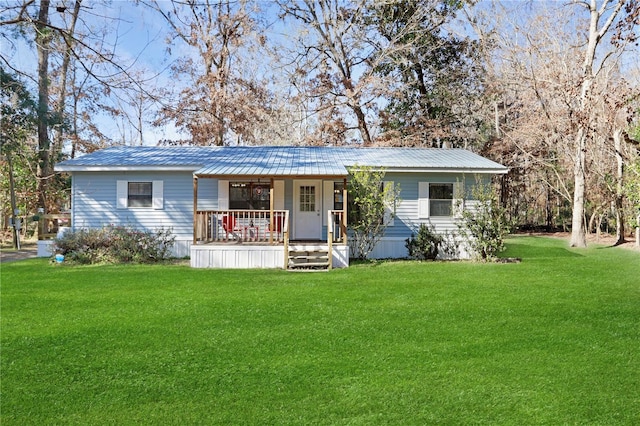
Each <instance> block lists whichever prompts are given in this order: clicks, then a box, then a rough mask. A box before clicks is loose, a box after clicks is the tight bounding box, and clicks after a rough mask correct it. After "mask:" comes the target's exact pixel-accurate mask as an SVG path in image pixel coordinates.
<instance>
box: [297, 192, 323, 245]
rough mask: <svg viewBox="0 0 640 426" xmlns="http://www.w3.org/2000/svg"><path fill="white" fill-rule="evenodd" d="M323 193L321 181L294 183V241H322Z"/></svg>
mask: <svg viewBox="0 0 640 426" xmlns="http://www.w3.org/2000/svg"><path fill="white" fill-rule="evenodd" d="M321 192H322V185H321V182H320V181H319V180H295V181H294V182H293V198H294V201H293V203H294V205H293V217H294V227H293V238H294V239H296V240H319V239H322V216H321V213H322V212H321V206H322V202H321V200H322V194H321Z"/></svg>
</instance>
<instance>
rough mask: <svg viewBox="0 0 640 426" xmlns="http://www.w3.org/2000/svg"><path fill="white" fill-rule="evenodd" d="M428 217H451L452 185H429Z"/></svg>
mask: <svg viewBox="0 0 640 426" xmlns="http://www.w3.org/2000/svg"><path fill="white" fill-rule="evenodd" d="M429 216H441V217H443V216H453V184H452V183H430V184H429Z"/></svg>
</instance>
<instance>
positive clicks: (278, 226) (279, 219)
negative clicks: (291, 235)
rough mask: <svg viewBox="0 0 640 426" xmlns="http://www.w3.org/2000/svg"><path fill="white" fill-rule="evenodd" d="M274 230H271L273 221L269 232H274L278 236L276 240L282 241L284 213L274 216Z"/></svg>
mask: <svg viewBox="0 0 640 426" xmlns="http://www.w3.org/2000/svg"><path fill="white" fill-rule="evenodd" d="M273 228H274V229H271V221H269V231H271V232H274V231H275V234H276V240H277V241H282V239H283V235H282V228H284V213H274V214H273Z"/></svg>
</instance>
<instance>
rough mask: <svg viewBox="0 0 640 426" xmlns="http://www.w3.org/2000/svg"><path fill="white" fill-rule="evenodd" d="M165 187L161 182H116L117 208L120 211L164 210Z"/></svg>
mask: <svg viewBox="0 0 640 426" xmlns="http://www.w3.org/2000/svg"><path fill="white" fill-rule="evenodd" d="M163 187H164V185H163V181H161V180H154V181H126V180H119V181H117V182H116V193H117V194H116V197H117V201H116V206H117V208H118V209H128V208H143V209H144V208H146V209H151V208H152V209H156V210H159V209H162V208H164V195H163V192H164V188H163Z"/></svg>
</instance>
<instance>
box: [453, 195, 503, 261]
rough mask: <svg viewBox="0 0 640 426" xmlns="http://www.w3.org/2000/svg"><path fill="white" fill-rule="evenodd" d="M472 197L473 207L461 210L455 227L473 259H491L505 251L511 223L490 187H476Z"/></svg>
mask: <svg viewBox="0 0 640 426" xmlns="http://www.w3.org/2000/svg"><path fill="white" fill-rule="evenodd" d="M472 196H473V199H474V200H475V205H474V206H473V207H471V208H468V209H463V211H462V217H461V220H460V222H459V223H458V224H457V225H458V231H459V233H460V236H461V238H462V239H463V241H464V242H465V243H466V245H467V248H468V249H469V250H470V251H471V255H472V256H473V257H474V258H476V259H478V260H482V261H488V260H493V259H495V258H496V255H497V254H498V253H500V252H501V251H503V250H504V239H505V238H506V237H507V235H509V233H510V232H511V229H512V228H513V223H512V222H511V221H510V220H509V219H508V217H507V212H506V210H505V208H504V207H502V206H501V205H500V202H499V200H498V196H497V194H496V192H495V191H494V190H493V189H492V188H491V187H490V186H489V185H483V184H478V185H476V186H475V187H474V189H473V191H472Z"/></svg>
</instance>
